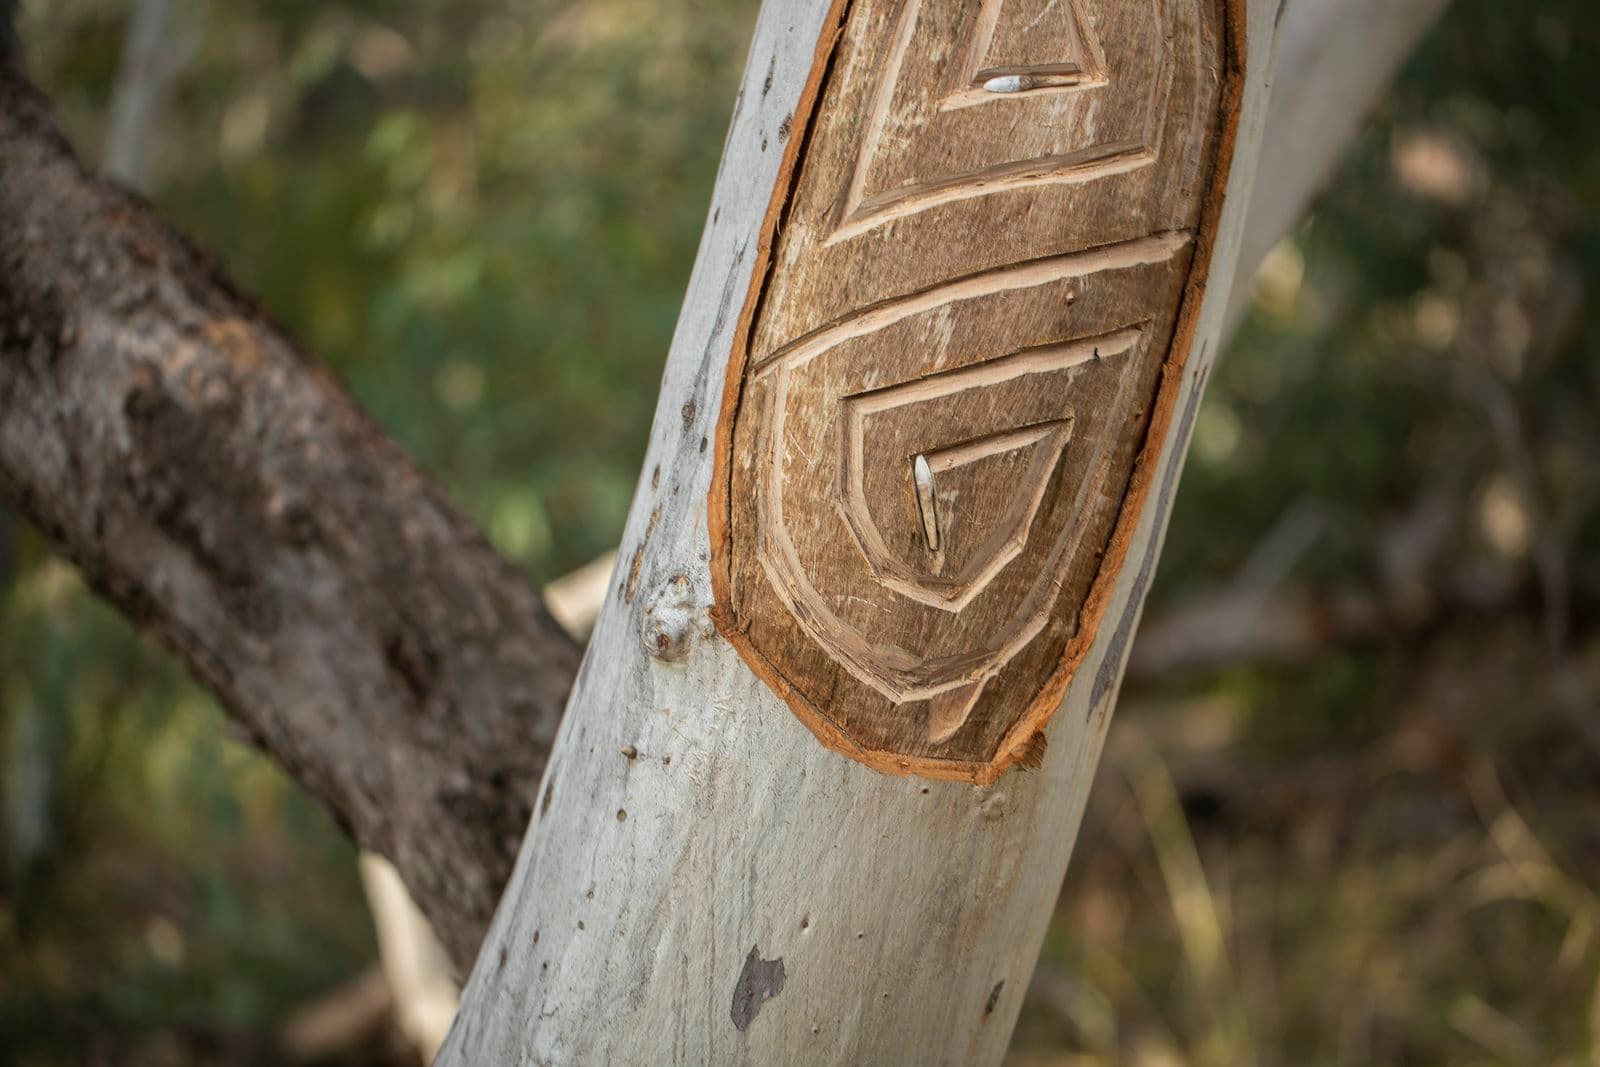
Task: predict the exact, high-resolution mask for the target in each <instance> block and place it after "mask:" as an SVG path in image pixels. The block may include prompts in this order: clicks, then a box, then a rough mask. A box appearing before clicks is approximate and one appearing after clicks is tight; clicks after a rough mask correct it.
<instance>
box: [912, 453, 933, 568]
mask: <svg viewBox="0 0 1600 1067" xmlns="http://www.w3.org/2000/svg"><path fill="white" fill-rule="evenodd" d="M911 479H912V481H913V482H915V483H916V487H917V514H918V515H919V516H920V517H921V518H922V540H923V542H924V543H925V544H926V545H927V546H928V551H929V552H937V551H939V500H938V497H936V496H935V495H934V492H933V471H932V469H931V468H929V466H928V457H927V456H921V455H919V456H918V457H917V458H916V459H914V460H912V462H911Z"/></svg>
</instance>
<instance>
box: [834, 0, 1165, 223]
mask: <svg viewBox="0 0 1600 1067" xmlns="http://www.w3.org/2000/svg"><path fill="white" fill-rule="evenodd" d="M924 3H925V0H906V2H905V4H904V6H903V7H902V9H901V12H900V18H899V21H898V23H897V24H896V28H895V35H894V47H893V50H892V51H891V53H890V56H889V61H888V63H887V64H886V66H885V68H884V70H883V73H882V77H881V79H880V81H879V83H878V87H877V91H876V92H875V93H874V95H873V100H872V107H871V110H870V111H869V113H868V116H867V122H866V132H865V134H864V135H863V137H862V144H861V150H860V153H859V154H858V156H857V158H856V163H855V166H854V169H853V170H852V172H851V177H850V185H849V187H848V190H847V192H846V196H845V200H844V203H843V205H842V206H841V209H840V217H839V222H838V225H837V227H836V228H835V230H834V232H833V234H832V235H831V236H829V238H828V244H837V243H838V242H840V241H845V240H848V239H850V238H852V237H857V236H859V235H861V234H863V233H866V232H867V231H869V230H872V229H875V228H876V227H879V226H882V225H884V224H886V223H889V222H893V221H895V220H897V219H903V218H905V217H907V216H909V215H914V214H916V213H918V212H922V211H927V210H928V209H930V208H935V207H939V206H941V205H945V204H951V203H955V202H957V201H960V200H967V199H971V198H973V197H981V196H987V195H989V194H991V193H994V192H997V191H1002V190H1007V189H1020V188H1025V187H1027V186H1030V185H1039V184H1046V183H1068V184H1081V183H1084V182H1090V181H1095V180H1098V179H1101V178H1107V177H1112V176H1115V175H1118V174H1125V173H1128V172H1129V171H1133V170H1137V169H1139V168H1141V167H1146V166H1149V165H1150V164H1151V163H1153V162H1154V161H1155V159H1156V155H1157V153H1158V152H1159V150H1160V144H1159V138H1160V133H1159V130H1160V125H1159V122H1158V119H1159V117H1160V116H1161V114H1162V113H1163V112H1164V111H1165V110H1166V107H1167V103H1168V100H1169V97H1170V91H1171V85H1172V83H1171V78H1170V77H1169V76H1168V74H1167V72H1166V71H1165V70H1163V69H1161V68H1162V67H1164V64H1160V65H1158V69H1157V72H1156V76H1155V77H1154V78H1153V79H1151V81H1150V92H1149V95H1148V97H1147V98H1146V100H1145V101H1144V103H1143V109H1142V110H1143V113H1144V122H1143V123H1142V126H1141V128H1140V133H1139V135H1138V136H1137V137H1133V138H1124V139H1113V140H1111V141H1108V142H1106V143H1103V144H1095V145H1089V146H1085V147H1082V148H1080V149H1077V150H1075V151H1066V152H1055V153H1050V154H1045V155H1037V156H1031V157H1029V158H1025V159H1014V160H1008V161H1006V162H1002V163H994V164H990V165H988V166H983V167H978V168H974V169H971V170H958V171H956V172H954V173H950V174H945V175H939V176H933V177H924V178H922V179H921V180H912V181H909V182H905V183H900V184H897V185H896V187H894V188H890V189H884V190H881V191H876V192H868V184H869V180H870V172H871V170H872V168H873V165H874V163H875V162H876V161H877V159H878V157H879V155H880V153H881V151H882V149H883V146H884V142H885V140H886V138H887V136H888V127H889V125H890V123H891V121H892V117H893V115H894V113H895V108H894V102H895V91H896V89H897V88H898V87H899V86H900V85H901V84H902V74H903V72H904V68H905V64H906V57H907V54H908V51H909V49H910V45H911V42H912V39H913V37H914V36H915V32H916V30H917V27H918V18H919V16H921V15H922V14H923V10H924ZM1165 3H1166V0H1161V2H1160V3H1156V4H1153V5H1152V6H1151V10H1152V13H1153V18H1152V19H1151V21H1150V23H1149V31H1150V32H1149V36H1148V38H1147V42H1148V47H1151V48H1152V50H1153V53H1154V54H1155V55H1157V56H1160V55H1162V54H1163V52H1164V48H1163V47H1162V44H1161V41H1162V37H1163V36H1164V34H1165V26H1166V19H1165V17H1164V11H1163V9H1164V7H1165ZM1007 6H1015V7H1022V6H1025V5H1023V4H1021V3H1015V4H1013V5H1008V4H1007V0H983V2H982V3H981V4H980V5H978V8H977V14H976V16H975V17H974V18H973V19H972V20H971V26H970V30H969V41H968V42H967V44H966V47H965V48H964V49H961V50H960V51H962V52H964V53H965V54H966V56H967V59H966V62H965V64H963V68H964V69H962V70H961V72H960V73H959V74H958V76H957V77H956V78H955V79H954V83H953V84H951V85H950V86H949V91H948V92H946V93H945V94H944V95H943V96H942V97H941V98H940V99H939V100H938V102H937V103H936V104H935V105H934V112H935V115H934V118H935V119H936V118H937V116H938V115H940V114H946V113H949V112H955V111H961V110H964V109H968V108H977V107H989V108H1004V107H1014V106H1015V105H1016V104H1018V103H1019V102H1024V101H1032V100H1035V99H1037V98H1039V97H1041V96H1051V95H1056V94H1062V93H1082V92H1085V91H1089V90H1097V89H1098V90H1104V89H1107V88H1108V87H1109V86H1110V85H1111V84H1112V81H1111V78H1110V76H1109V74H1108V73H1107V70H1106V63H1105V58H1104V53H1103V51H1102V49H1101V47H1100V43H1099V41H1098V40H1097V39H1096V37H1095V35H1094V33H1093V32H1092V31H1091V30H1090V29H1089V27H1088V24H1087V23H1086V22H1085V20H1084V17H1083V13H1082V10H1081V8H1080V3H1079V0H1048V2H1047V3H1046V4H1045V6H1044V9H1043V10H1041V12H1040V13H1039V14H1038V15H1036V16H1035V18H1034V20H1033V21H1034V22H1037V21H1039V19H1041V18H1043V17H1044V14H1045V13H1046V12H1048V11H1049V10H1050V9H1052V8H1059V9H1060V11H1061V12H1062V13H1063V14H1064V16H1065V19H1064V21H1065V23H1066V25H1067V27H1069V28H1070V29H1069V32H1068V33H1067V34H1065V35H1064V39H1063V40H1061V42H1060V44H1059V47H1060V48H1061V49H1062V50H1063V52H1064V53H1066V54H1067V56H1068V58H1063V59H1061V60H1058V61H1056V62H1047V63H1036V64H992V65H989V66H984V61H985V60H986V59H988V58H990V51H989V50H990V48H991V47H992V45H993V40H994V35H995V31H996V29H997V27H998V26H999V21H1000V17H1001V14H1002V9H1003V8H1004V7H1007ZM995 81H1000V82H1002V83H1004V84H1003V87H1002V90H1001V91H996V90H995V89H991V88H989V83H991V82H995Z"/></svg>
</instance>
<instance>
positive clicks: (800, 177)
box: [710, 0, 1243, 781]
mask: <svg viewBox="0 0 1600 1067" xmlns="http://www.w3.org/2000/svg"><path fill="white" fill-rule="evenodd" d="M839 18H840V22H839V32H838V35H837V37H836V38H834V39H830V40H828V41H825V42H823V44H822V46H821V47H819V52H818V62H817V68H816V71H815V73H814V76H813V90H812V92H811V93H810V98H809V99H808V100H807V101H806V102H805V103H804V105H803V107H804V108H805V109H806V110H807V111H808V112H809V113H808V114H806V115H803V116H798V115H797V116H796V123H795V128H796V130H797V131H799V133H797V135H796V136H795V137H793V138H792V139H791V143H790V144H789V146H788V152H789V162H790V169H789V170H788V171H787V172H786V173H787V175H788V177H787V178H786V179H785V180H784V182H783V184H782V188H780V189H779V191H778V194H777V197H776V198H775V201H774V204H773V209H772V211H770V212H769V219H768V225H769V232H768V233H767V234H765V235H764V237H765V244H764V245H763V256H764V262H763V264H762V268H763V269H758V271H757V273H756V280H755V282H754V283H753V286H752V291H751V292H750V294H749V297H748V299H747V301H746V305H745V310H744V316H743V318H742V320H741V322H740V333H739V336H738V338H737V340H736V342H735V350H734V353H733V363H732V365H731V366H730V372H729V378H728V383H729V384H728V392H727V395H726V398H725V403H724V411H723V418H722V420H721V423H720V426H719V434H720V437H719V440H718V454H717V458H718V465H717V472H716V477H715V479H714V483H713V489H712V498H711V504H710V522H711V531H712V545H713V556H714V559H713V567H712V573H713V581H714V585H715V586H716V600H717V605H716V608H717V610H716V616H717V621H718V625H719V626H720V627H721V629H722V631H723V632H724V633H725V634H726V635H727V636H728V637H729V638H730V639H731V640H732V641H734V643H735V644H736V645H737V647H738V648H739V649H740V651H741V652H742V653H743V655H744V656H745V658H746V659H747V660H748V661H749V662H750V663H751V665H752V666H753V667H754V668H755V670H756V671H757V672H758V673H759V674H760V675H761V676H762V677H763V678H764V679H766V680H767V682H768V683H769V684H771V685H773V687H774V688H775V689H777V691H778V692H780V693H781V694H782V695H783V696H784V698H785V699H786V700H787V701H788V702H789V704H790V706H791V707H793V708H794V710H795V711H796V712H797V713H798V714H799V715H800V717H801V718H802V719H803V720H804V721H805V722H806V724H807V725H808V726H810V727H811V728H812V730H813V731H815V732H816V733H817V735H818V736H819V737H820V738H821V739H822V740H823V741H824V742H826V743H827V744H829V745H830V746H832V747H835V748H838V749H839V750H841V751H843V752H845V753H847V754H849V755H851V756H853V757H855V758H857V759H861V760H863V761H864V762H867V763H869V764H871V765H873V766H875V767H878V768H879V769H882V770H888V771H900V772H906V771H910V772H915V773H921V774H927V775H931V776H939V777H958V778H970V779H973V780H975V781H989V780H992V779H993V778H994V777H996V776H997V775H998V774H999V773H1000V772H1001V771H1003V770H1004V769H1005V768H1006V767H1008V766H1010V765H1012V764H1014V763H1017V762H1025V761H1027V760H1028V759H1029V758H1030V757H1035V756H1037V754H1038V753H1039V751H1040V746H1041V745H1042V738H1041V737H1040V736H1039V735H1038V731H1039V729H1040V728H1041V727H1042V726H1043V724H1044V722H1045V721H1046V719H1047V718H1048V717H1049V715H1050V714H1051V712H1053V710H1054V708H1055V706H1056V704H1057V703H1059V700H1060V696H1061V693H1062V691H1063V689H1064V687H1065V684H1066V681H1067V679H1068V677H1069V676H1070V673H1071V671H1072V669H1073V667H1074V666H1075V665H1076V662H1077V661H1078V659H1080V658H1081V657H1082V655H1083V652H1084V651H1085V649H1086V648H1087V644H1088V641H1089V639H1090V638H1091V637H1092V636H1093V631H1094V626H1095V624H1096V623H1097V622H1098V617H1099V614H1100V612H1101V610H1102V609H1103V606H1104V605H1103V601H1104V597H1105V594H1106V587H1107V585H1108V583H1109V581H1110V580H1111V579H1112V578H1113V577H1114V576H1115V572H1116V570H1117V568H1118V567H1120V565H1121V560H1122V556H1123V554H1124V550H1125V548H1126V541H1127V538H1128V537H1129V536H1130V535H1131V530H1132V523H1133V520H1134V518H1136V515H1137V511H1138V507H1139V505H1140V503H1141V502H1142V498H1143V495H1144V483H1145V477H1144V476H1143V475H1142V474H1141V473H1140V469H1141V467H1142V466H1144V465H1145V464H1144V457H1146V456H1147V455H1148V454H1149V452H1150V450H1152V449H1154V448H1156V447H1158V446H1159V444H1160V439H1161V437H1162V436H1163V434H1164V432H1165V427H1166V424H1167V422H1168V421H1169V417H1170V408H1171V404H1172V400H1173V396H1174V391H1175V388H1176V383H1177V379H1178V372H1179V370H1181V367H1182V364H1183V361H1184V359H1185V357H1186V355H1187V348H1188V345H1189V342H1190V335H1191V332H1192V325H1193V323H1192V319H1193V316H1194V314H1195V312H1196V308H1197V305H1198V301H1199V293H1200V290H1201V287H1202V285H1203V282H1204V275H1205V267H1206V262H1207V259H1208V257H1209V251H1210V228H1211V222H1212V220H1213V218H1214V215H1215V210H1216V208H1217V206H1218V204H1217V201H1218V200H1219V199H1220V189H1221V187H1222V178H1223V176H1224V175H1223V172H1224V171H1225V169H1226V160H1227V155H1228V153H1229V150H1230V148H1231V140H1232V128H1233V124H1234V123H1235V121H1236V103H1235V102H1236V99H1237V89H1238V84H1237V83H1238V76H1239V71H1240V70H1241V69H1242V58H1241V57H1242V51H1241V50H1242V47H1243V42H1242V40H1240V38H1239V26H1238V19H1237V18H1235V17H1234V15H1233V9H1232V7H1231V6H1229V5H1227V4H1225V3H1224V0H855V2H853V3H849V4H841V5H840V9H839ZM801 120H803V121H801Z"/></svg>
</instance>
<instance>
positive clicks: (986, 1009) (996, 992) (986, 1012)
mask: <svg viewBox="0 0 1600 1067" xmlns="http://www.w3.org/2000/svg"><path fill="white" fill-rule="evenodd" d="M1005 987H1006V982H1005V979H1003V978H1002V979H1001V980H1000V981H998V982H996V983H995V984H994V988H993V989H991V990H989V1000H988V1001H987V1002H986V1003H985V1004H984V1006H983V1017H984V1018H985V1019H987V1018H988V1017H989V1016H991V1015H993V1014H994V1006H995V1005H996V1004H998V1003H1000V990H1002V989H1004V988H1005Z"/></svg>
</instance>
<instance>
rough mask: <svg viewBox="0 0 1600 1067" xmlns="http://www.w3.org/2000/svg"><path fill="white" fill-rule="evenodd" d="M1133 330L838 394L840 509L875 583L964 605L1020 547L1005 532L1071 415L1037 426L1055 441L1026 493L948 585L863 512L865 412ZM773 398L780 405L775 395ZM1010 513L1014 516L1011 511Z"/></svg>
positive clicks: (1080, 361)
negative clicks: (993, 540)
mask: <svg viewBox="0 0 1600 1067" xmlns="http://www.w3.org/2000/svg"><path fill="white" fill-rule="evenodd" d="M1141 334H1142V328H1141V327H1129V328H1127V329H1122V330H1116V331H1113V332H1111V333H1108V334H1103V335H1101V336H1098V337H1088V338H1084V339H1082V340H1077V341H1068V342H1065V343H1063V344H1057V345H1046V346H1043V347H1040V348H1033V349H1025V350H1024V351H1021V352H1016V353H1013V354H1011V355H1009V356H1002V357H1000V358H999V359H994V360H990V361H988V362H986V363H979V364H975V365H972V366H968V367H962V368H959V369H957V370H953V371H943V372H941V373H939V374H936V375H931V376H929V377H927V378H918V379H914V380H912V381H909V382H903V383H901V384H899V385H894V386H889V387H887V388H884V389H877V390H873V391H871V392H868V393H858V394H856V395H855V396H853V397H847V398H845V447H844V450H843V451H844V457H843V459H844V463H843V466H844V471H843V475H844V477H843V479H842V480H843V483H844V484H843V487H842V488H843V492H842V493H841V496H842V497H843V501H844V505H843V509H842V510H843V512H844V516H845V520H846V523H847V525H848V527H849V529H850V532H851V534H852V535H853V536H854V539H855V542H856V546H857V548H859V549H860V551H861V554H862V556H863V557H865V559H866V561H867V566H868V567H869V568H870V569H871V570H872V572H873V574H874V575H875V576H877V578H878V580H879V581H880V582H882V583H883V585H884V586H886V587H887V588H889V589H892V590H894V591H895V592H897V593H899V594H900V595H901V596H904V597H906V598H908V599H911V600H915V601H917V602H918V603H922V604H927V605H928V606H930V607H935V608H939V609H940V610H942V611H948V612H951V613H952V614H954V613H956V612H959V611H961V610H962V609H963V608H965V607H966V606H967V605H969V604H970V603H972V601H973V600H974V599H975V598H976V597H978V596H979V595H980V594H981V593H982V592H983V590H984V589H985V588H986V587H987V586H988V585H989V583H990V582H991V581H993V580H994V578H995V576H996V575H998V574H999V573H1000V572H1001V571H1002V570H1004V569H1005V567H1006V565H1007V564H1009V563H1010V562H1011V561H1012V560H1013V559H1015V558H1016V557H1017V556H1018V555H1020V554H1021V552H1022V550H1023V548H1024V547H1025V546H1026V544H1027V538H1026V536H1025V535H1024V536H1016V535H1014V534H1007V533H1006V531H1008V530H1014V529H1015V528H1016V526H1017V525H1018V524H1022V525H1023V528H1024V529H1025V528H1026V524H1027V523H1028V522H1030V521H1031V519H1032V516H1033V515H1034V514H1035V513H1036V512H1037V511H1038V508H1039V503H1040V501H1041V500H1043V498H1044V491H1045V488H1046V487H1047V486H1048V484H1049V475H1050V473H1051V472H1052V471H1053V470H1054V469H1055V465H1056V462H1057V461H1058V460H1059V458H1060V455H1061V451H1062V449H1064V448H1065V447H1066V443H1067V440H1068V438H1070V436H1071V420H1070V419H1067V420H1058V422H1057V423H1054V424H1045V425H1046V426H1053V427H1054V429H1042V430H1039V432H1038V436H1039V437H1043V436H1045V435H1047V434H1050V433H1054V434H1055V436H1056V437H1057V440H1055V441H1053V442H1052V446H1053V447H1052V448H1048V449H1046V450H1044V451H1043V452H1041V454H1040V455H1039V456H1036V457H1035V461H1034V462H1033V463H1032V464H1030V465H1029V468H1028V471H1027V474H1026V476H1025V477H1026V484H1028V485H1030V486H1031V487H1032V488H1031V490H1030V491H1029V492H1028V493H1027V495H1025V496H1022V497H1019V498H1018V499H1017V501H1016V503H1015V504H1014V505H1013V512H1012V513H1011V514H1009V515H1008V516H1007V517H1006V519H1005V520H1003V521H1002V523H1001V524H1000V525H999V526H998V527H997V536H999V537H1001V538H1002V540H1001V542H1000V543H999V544H997V545H993V546H985V548H986V549H987V552H986V553H980V555H979V557H978V558H979V559H987V562H986V563H983V564H982V565H980V567H979V569H978V570H977V572H976V573H975V574H972V575H965V574H964V575H960V576H958V577H957V578H955V579H953V580H952V581H950V582H948V583H944V582H940V583H930V582H927V581H926V580H922V579H919V578H918V577H917V576H916V575H915V574H914V573H913V572H912V571H911V570H910V569H909V568H907V567H905V566H904V565H903V564H902V563H900V562H899V561H898V560H896V559H894V557H893V556H892V555H891V554H890V552H889V549H888V546H887V544H886V543H885V542H884V540H883V535H882V534H881V533H880V532H879V530H878V527H877V524H876V523H874V522H873V521H872V516H871V512H870V510H869V509H868V507H867V497H866V486H865V472H864V467H865V453H866V419H867V416H869V415H874V414H878V413H880V412H884V411H892V410H894V409H895V408H899V407H905V406H907V405H909V404H919V403H923V402H925V401H927V400H933V399H937V398H940V397H945V396H950V395H953V394H956V393H963V392H967V391H969V390H972V389H981V388H985V387H988V386H993V385H997V384H1000V383H1001V382H1007V381H1011V380H1013V379H1016V378H1019V377H1023V376H1025V375H1030V374H1045V373H1050V372H1053V371H1063V370H1072V369H1074V368H1076V367H1081V366H1083V365H1084V364H1086V363H1089V362H1092V361H1094V360H1097V359H1103V358H1106V357H1109V356H1120V355H1123V354H1125V353H1127V352H1129V351H1131V350H1133V349H1134V348H1135V347H1137V346H1138V344H1139V341H1140V338H1141ZM779 402H780V403H781V400H780V401H779ZM1030 429H1037V428H1036V427H1034V428H1024V429H1021V430H1017V431H1012V434H1013V435H1015V434H1025V433H1027V432H1029V430H1030ZM987 440H993V438H990V439H987ZM958 447H959V446H958ZM946 451H954V450H953V449H951V450H946ZM967 462H970V460H967ZM950 465H951V466H954V465H955V464H953V463H952V464H950ZM945 469H949V468H948V467H946V468H945ZM1018 511H1020V512H1021V514H1017V512H1018Z"/></svg>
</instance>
